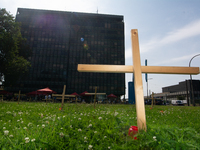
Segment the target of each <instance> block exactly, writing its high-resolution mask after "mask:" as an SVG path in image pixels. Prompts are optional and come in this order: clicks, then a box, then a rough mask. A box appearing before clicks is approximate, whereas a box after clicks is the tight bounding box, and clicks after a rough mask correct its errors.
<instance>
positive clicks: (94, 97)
mask: <svg viewBox="0 0 200 150" xmlns="http://www.w3.org/2000/svg"><path fill="white" fill-rule="evenodd" d="M96 94H97V87H95V95H94V108H95V103H96Z"/></svg>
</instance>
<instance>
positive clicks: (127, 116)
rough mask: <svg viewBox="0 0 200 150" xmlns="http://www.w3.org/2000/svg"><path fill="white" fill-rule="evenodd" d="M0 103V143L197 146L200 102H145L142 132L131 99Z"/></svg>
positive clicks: (102, 149)
mask: <svg viewBox="0 0 200 150" xmlns="http://www.w3.org/2000/svg"><path fill="white" fill-rule="evenodd" d="M60 106H61V104H60V103H55V104H53V103H48V104H47V105H46V104H45V103H29V102H23V103H19V104H17V102H1V103H0V149H3V150H4V149H5V150H8V149H20V150H21V149H27V150H31V149H42V150H49V149H56V150H57V149H80V150H82V149H93V150H106V149H113V150H118V149H119V150H121V149H124V150H128V149H147V150H149V149H159V150H160V149H170V150H171V149H181V150H182V149H186V150H188V149H200V120H199V118H200V107H199V106H197V107H192V106H191V107H188V106H154V107H153V109H151V108H150V106H146V120H147V132H140V133H139V134H137V140H134V139H132V138H131V137H130V136H128V131H129V128H130V126H136V125H137V117H136V109H135V105H107V104H98V105H96V109H94V107H93V105H90V104H65V105H64V108H63V110H62V111H60V110H59V107H60Z"/></svg>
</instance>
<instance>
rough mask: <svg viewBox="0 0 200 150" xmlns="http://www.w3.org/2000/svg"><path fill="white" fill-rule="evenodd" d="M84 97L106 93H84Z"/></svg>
mask: <svg viewBox="0 0 200 150" xmlns="http://www.w3.org/2000/svg"><path fill="white" fill-rule="evenodd" d="M85 95H106V93H85Z"/></svg>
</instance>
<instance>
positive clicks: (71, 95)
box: [52, 94, 76, 97]
mask: <svg viewBox="0 0 200 150" xmlns="http://www.w3.org/2000/svg"><path fill="white" fill-rule="evenodd" d="M52 96H60V97H62V96H63V95H62V94H52ZM64 97H76V96H75V95H64Z"/></svg>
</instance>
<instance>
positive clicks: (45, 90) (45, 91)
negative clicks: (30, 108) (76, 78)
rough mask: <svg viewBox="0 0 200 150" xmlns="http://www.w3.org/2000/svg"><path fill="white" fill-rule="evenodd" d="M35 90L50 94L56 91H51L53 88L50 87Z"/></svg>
mask: <svg viewBox="0 0 200 150" xmlns="http://www.w3.org/2000/svg"><path fill="white" fill-rule="evenodd" d="M37 92H38V93H39V94H41V93H42V94H52V93H56V92H55V91H53V90H51V89H50V88H48V87H47V88H44V89H39V90H37Z"/></svg>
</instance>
